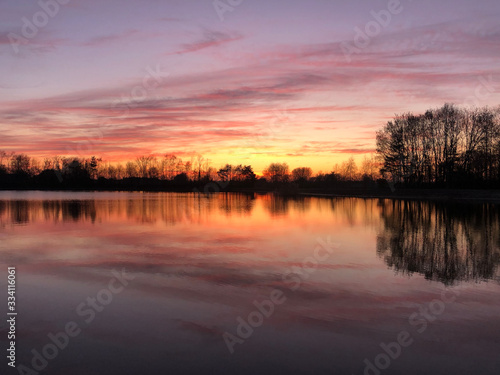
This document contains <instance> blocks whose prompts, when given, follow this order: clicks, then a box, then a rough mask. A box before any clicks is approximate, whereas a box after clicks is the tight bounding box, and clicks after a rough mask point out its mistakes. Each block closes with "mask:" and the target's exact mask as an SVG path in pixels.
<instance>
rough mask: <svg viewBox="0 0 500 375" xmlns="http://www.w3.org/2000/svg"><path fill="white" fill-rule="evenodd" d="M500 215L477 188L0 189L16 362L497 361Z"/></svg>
mask: <svg viewBox="0 0 500 375" xmlns="http://www.w3.org/2000/svg"><path fill="white" fill-rule="evenodd" d="M499 221H500V209H499V206H498V205H494V204H484V203H481V204H479V203H478V204H472V203H458V202H454V203H442V202H441V203H440V202H419V201H401V200H385V199H359V198H312V197H304V198H295V199H285V198H282V197H276V196H273V195H257V194H251V195H244V194H224V193H220V194H214V195H209V196H206V195H203V194H201V195H200V194H195V193H114V192H112V193H111V192H110V193H108V192H95V193H93V192H83V193H74V192H9V191H5V192H0V240H1V242H0V254H1V258H0V263H1V264H0V267H1V269H0V279H1V280H2V281H1V283H0V284H1V286H2V292H1V294H2V295H3V296H4V297H3V298H6V291H7V267H8V266H12V267H16V281H17V286H16V309H17V310H16V311H17V312H18V315H17V317H16V319H17V321H16V339H15V341H16V365H17V366H20V365H22V366H25V367H23V371H25V372H26V371H34V372H33V373H36V372H39V371H37V368H38V369H41V370H42V372H41V373H44V374H65V375H66V374H72V375H79V374H82V375H94V374H95V375H97V374H99V375H100V374H106V375H114V374H120V375H126V374H150V373H151V374H169V373H172V374H498V372H499V370H500V355H499V353H500V336H499V332H500V298H499V297H500V271H499V267H498V266H499V263H500V225H499ZM3 298H2V304H4V303H5V305H4V306H7V303H6V302H7V301H6V299H3ZM2 321H3V323H2V326H1V329H2V332H1V337H2V338H1V342H2V343H3V344H2V345H3V346H2V347H3V348H5V347H6V348H7V349H8V346H7V338H6V337H7V325H6V322H5V319H3V320H2ZM4 353H5V349H4ZM2 366H3V369H2V373H5V372H4V370H5V369H7V370H8V371H7V373H13V374H14V373H16V374H17V373H18V372H17V371H16V370H14V369H12V368H10V367H8V366H7V365H6V363H2ZM27 369H28V370H27ZM35 371H36V372H35ZM27 373H30V372H27Z"/></svg>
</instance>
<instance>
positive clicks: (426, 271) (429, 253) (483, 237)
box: [377, 201, 500, 284]
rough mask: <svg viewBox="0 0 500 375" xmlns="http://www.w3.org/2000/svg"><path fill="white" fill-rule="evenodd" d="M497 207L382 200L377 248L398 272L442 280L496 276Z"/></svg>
mask: <svg viewBox="0 0 500 375" xmlns="http://www.w3.org/2000/svg"><path fill="white" fill-rule="evenodd" d="M499 213H500V209H499V207H498V206H497V205H493V204H465V203H460V204H457V203H453V204H445V203H436V202H410V201H384V202H383V203H382V204H381V218H382V222H383V229H381V231H380V233H379V235H378V239H377V254H378V255H379V256H380V257H382V258H383V259H384V261H385V262H386V263H387V264H388V265H389V266H390V267H392V268H394V269H395V270H396V271H397V272H402V273H404V274H410V275H411V274H413V273H414V272H418V273H420V274H423V275H425V277H426V278H427V279H430V280H438V281H441V282H443V283H445V284H452V283H453V282H454V281H460V280H464V281H467V280H475V281H479V280H484V279H492V278H495V277H497V276H496V274H495V273H496V271H497V267H498V264H499V263H500V233H499V221H500V220H499V218H500V215H499Z"/></svg>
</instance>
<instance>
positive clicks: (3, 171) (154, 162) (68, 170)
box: [0, 151, 379, 188]
mask: <svg viewBox="0 0 500 375" xmlns="http://www.w3.org/2000/svg"><path fill="white" fill-rule="evenodd" d="M378 177H379V175H378V171H377V161H376V158H375V157H374V156H372V157H365V159H364V161H363V163H362V165H361V167H360V168H358V166H357V165H356V162H355V161H354V158H353V157H351V158H350V159H349V160H347V161H345V162H344V163H342V164H340V165H338V164H337V165H335V167H334V168H333V170H332V171H330V172H327V173H323V172H321V171H320V172H318V173H313V170H312V169H311V168H310V167H298V168H295V169H293V170H291V169H290V168H289V166H288V164H287V163H270V164H269V165H268V166H267V167H266V168H265V169H264V170H263V172H262V175H261V176H257V175H256V173H255V172H254V169H253V167H252V166H251V165H242V164H239V165H233V164H226V165H224V166H222V167H220V168H219V169H216V168H214V167H213V166H212V165H211V163H210V160H209V159H206V158H204V157H202V156H201V155H197V156H195V157H192V158H190V159H189V160H186V161H184V160H183V159H181V158H180V157H177V156H175V155H173V154H166V155H164V156H162V157H156V156H151V155H149V156H139V157H137V158H136V159H135V160H133V161H128V162H126V163H118V164H112V163H109V162H106V161H103V160H102V158H99V157H97V156H92V157H89V158H81V157H61V156H54V157H50V158H45V159H43V160H39V159H37V158H32V157H30V156H28V155H26V154H16V153H10V154H9V153H7V152H5V151H0V178H1V179H2V181H6V180H10V181H11V182H12V183H13V184H14V185H16V184H17V185H19V184H20V183H23V182H26V183H27V182H28V181H31V182H35V183H39V184H40V185H41V187H42V188H43V187H51V186H58V185H61V184H62V185H68V186H78V185H81V186H82V187H88V186H89V185H91V183H92V181H101V182H102V180H110V181H115V180H138V179H140V180H144V184H146V183H150V184H154V181H164V182H175V183H176V184H177V185H180V184H181V185H182V184H184V185H187V184H189V183H191V185H192V183H208V182H213V181H220V182H227V183H230V184H232V185H234V186H246V187H252V185H253V184H255V183H258V182H260V183H261V184H263V183H267V184H270V185H273V186H275V185H283V184H296V185H300V186H306V185H307V186H313V185H325V184H331V183H333V182H339V183H340V182H349V181H356V180H362V179H365V180H370V181H375V180H376V179H377V178H378ZM4 185H5V184H4ZM31 185H32V184H31ZM0 186H1V184H0Z"/></svg>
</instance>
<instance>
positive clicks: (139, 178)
mask: <svg viewBox="0 0 500 375" xmlns="http://www.w3.org/2000/svg"><path fill="white" fill-rule="evenodd" d="M499 119H500V108H499V109H490V108H477V109H461V108H457V107H456V106H454V105H452V104H445V105H444V106H442V107H441V108H438V109H430V110H427V111H426V112H425V113H424V114H413V113H404V114H401V115H396V116H395V117H394V119H393V120H391V121H389V122H388V123H387V124H386V125H385V126H384V127H383V129H381V130H380V131H378V132H377V134H376V145H377V150H376V151H377V153H376V155H371V156H365V157H364V159H363V161H362V163H361V164H360V166H358V165H357V164H356V162H355V160H354V157H350V158H349V159H348V160H346V161H344V162H343V163H341V164H336V165H335V166H334V167H333V168H332V169H331V170H329V171H327V172H322V171H319V172H316V173H313V170H312V169H311V168H310V167H306V166H304V167H298V168H295V169H293V170H291V169H290V168H289V166H288V164H287V163H270V164H269V165H268V166H267V167H266V168H265V169H264V170H263V171H262V175H261V176H257V175H256V173H255V172H254V169H253V167H252V166H251V165H242V164H239V165H233V164H229V163H228V164H225V165H223V166H221V167H219V168H218V169H217V168H215V167H213V166H212V163H211V162H210V160H209V159H207V158H205V157H203V156H201V155H196V156H193V157H191V158H190V159H189V160H183V159H182V158H180V157H178V156H176V155H174V154H165V155H162V156H153V155H144V156H139V157H137V158H136V159H135V160H132V161H127V162H125V163H117V164H113V163H109V162H106V161H104V160H103V159H102V158H99V157H97V156H91V157H84V158H82V157H61V156H53V157H50V158H45V159H43V160H40V159H38V158H33V157H30V156H28V155H26V154H22V153H21V154H19V153H8V152H5V151H0V188H3V189H6V188H10V189H18V188H19V189H23V188H42V189H59V188H82V189H92V188H95V189H101V188H103V189H112V188H117V189H121V188H124V189H136V188H137V189H152V190H162V189H166V190H168V189H172V190H175V189H178V188H179V187H182V188H183V189H192V188H193V187H198V186H202V185H203V184H207V183H210V182H224V183H225V184H223V185H224V186H229V187H235V188H247V189H263V190H266V189H273V188H276V187H277V186H285V185H287V186H290V187H291V188H292V190H293V189H299V188H300V189H320V190H322V191H329V190H332V189H339V188H346V189H348V188H352V187H361V188H363V189H365V190H366V189H380V188H383V189H388V188H389V186H391V190H394V187H395V188H399V187H447V188H462V187H468V188H470V187H473V188H483V187H485V188H488V187H499V186H500V121H499ZM96 181H97V182H98V183H96ZM391 183H394V185H391ZM221 186H222V185H221Z"/></svg>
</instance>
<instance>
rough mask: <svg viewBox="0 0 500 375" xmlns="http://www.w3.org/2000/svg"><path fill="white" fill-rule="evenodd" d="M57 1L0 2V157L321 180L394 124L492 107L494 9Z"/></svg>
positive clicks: (491, 5) (495, 88)
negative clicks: (459, 108)
mask: <svg viewBox="0 0 500 375" xmlns="http://www.w3.org/2000/svg"><path fill="white" fill-rule="evenodd" d="M54 1H55V0H52V1H51V0H42V1H41V3H44V2H46V3H47V4H51V5H50V6H49V7H48V8H47V6H43V7H42V6H41V5H40V4H39V3H38V2H36V1H28V0H20V1H9V2H6V1H4V2H2V12H1V14H0V20H1V26H0V58H1V61H2V64H1V68H0V69H1V70H2V74H1V76H0V131H1V140H0V150H5V151H9V152H10V151H14V152H23V153H27V154H29V155H31V156H37V157H44V156H52V155H55V154H57V155H71V156H81V157H87V156H91V155H98V156H102V157H103V159H105V160H107V161H114V162H118V161H124V160H130V159H134V158H135V157H136V156H138V155H150V154H152V155H156V156H160V155H163V154H165V153H174V154H176V155H178V156H179V157H182V158H183V159H184V158H185V159H189V158H190V157H192V156H193V155H195V154H201V155H203V156H204V157H206V158H208V159H210V160H211V162H212V165H213V166H215V167H219V166H221V165H222V164H223V163H227V162H230V163H232V164H240V163H242V164H251V165H253V166H254V168H255V170H256V171H257V172H260V171H261V170H262V169H263V168H264V167H265V166H266V165H267V164H269V163H270V162H275V161H276V162H285V161H286V162H288V164H289V165H290V166H291V167H292V168H294V167H299V166H311V167H312V168H313V169H314V170H315V171H319V170H323V171H329V170H331V169H332V167H333V165H334V164H335V163H337V162H341V161H343V160H345V159H347V158H348V157H349V156H351V155H354V156H356V158H362V157H363V156H364V155H366V154H371V153H373V152H374V149H375V132H376V130H377V129H379V128H380V127H381V126H383V125H384V123H385V122H386V121H387V120H388V119H390V118H391V117H392V116H393V115H394V114H395V113H401V112H406V111H416V112H420V111H424V110H425V109H427V108H430V107H437V106H441V105H442V104H443V103H444V102H453V103H455V104H457V105H467V106H469V105H480V106H485V105H490V106H496V105H498V104H500V100H499V99H500V98H499V94H498V93H499V90H500V64H499V57H500V22H499V20H500V2H499V1H498V0H476V1H470V0H446V1H436V0H434V1H430V0H419V1H417V0H414V1H411V0H402V1H401V2H400V4H398V1H397V0H391V1H388V0H383V1H342V2H341V1H333V0H309V1H306V0H300V1H299V0H286V1H285V0H244V1H242V2H241V4H239V5H227V4H231V3H232V4H238V3H239V2H240V1H238V0H220V1H219V2H218V3H217V2H216V5H217V6H218V7H217V10H216V6H214V2H213V1H212V0H189V1H188V0H175V1H174V0H168V1H161V0H145V1H131V0H127V1H125V0H122V1H118V0H107V1H95V0H86V1H83V0H71V1H69V2H68V0H64V1H63V0H60V1H61V3H65V2H68V4H65V5H61V4H59V3H54ZM54 4H58V5H57V6H55V5H54ZM223 4H225V5H223ZM224 6H225V8H224ZM42 8H46V9H48V10H46V11H43V10H42ZM57 8H59V9H57ZM388 9H390V10H392V13H391V12H389V10H388ZM40 12H49V13H51V14H50V15H48V16H47V15H44V14H46V13H40ZM387 15H390V18H387ZM377 18H378V19H379V21H376V19H377ZM26 21H28V22H29V23H30V24H26ZM32 22H34V24H31V23H32ZM380 23H383V25H381V24H380ZM37 24H38V25H39V26H37ZM23 25H25V26H24V27H23ZM26 25H27V26H26ZM360 30H361V31H363V32H366V33H368V34H372V35H373V36H371V37H370V36H368V37H367V39H364V40H363V38H362V37H360V36H359V35H360V34H359V31H360ZM356 37H357V40H356V42H355V38H356ZM347 45H350V46H351V47H352V49H353V50H354V49H356V50H354V52H353V53H352V54H350V55H347V54H346V51H347V49H346V46H347Z"/></svg>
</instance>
